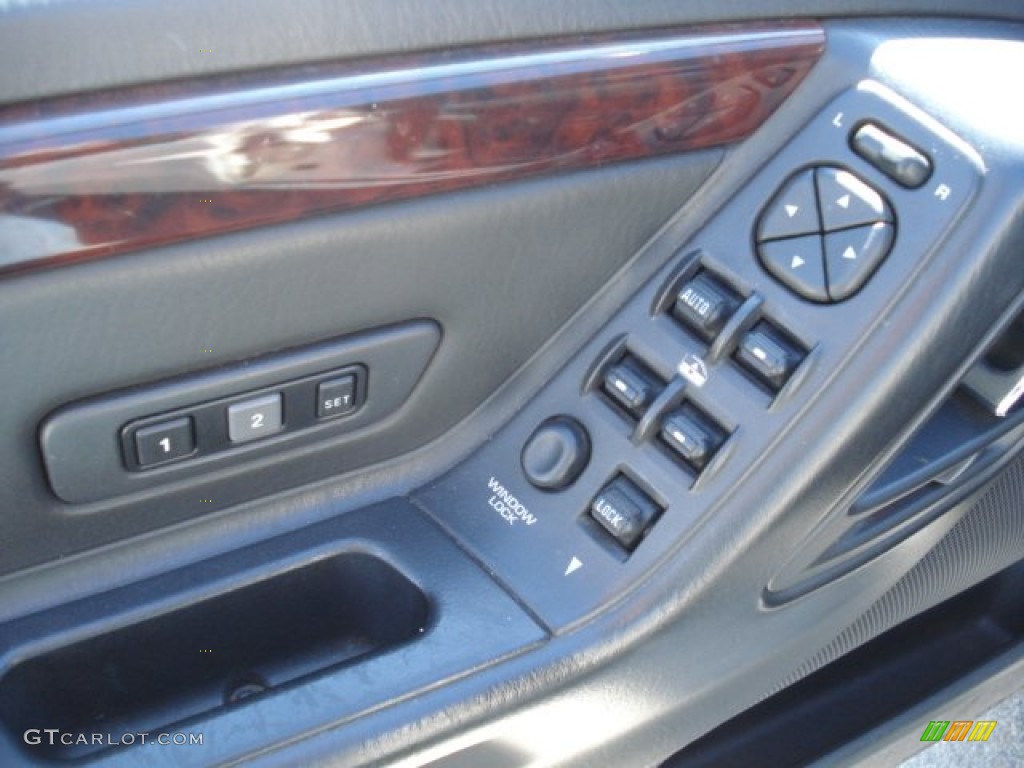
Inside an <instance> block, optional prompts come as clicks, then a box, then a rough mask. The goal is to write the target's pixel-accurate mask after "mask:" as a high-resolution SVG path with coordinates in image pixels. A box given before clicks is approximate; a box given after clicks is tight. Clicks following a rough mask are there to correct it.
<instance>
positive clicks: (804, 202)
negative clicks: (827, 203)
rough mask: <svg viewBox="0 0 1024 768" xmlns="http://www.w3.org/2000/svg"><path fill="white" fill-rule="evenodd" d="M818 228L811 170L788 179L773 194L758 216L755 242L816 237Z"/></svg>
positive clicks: (819, 227)
mask: <svg viewBox="0 0 1024 768" xmlns="http://www.w3.org/2000/svg"><path fill="white" fill-rule="evenodd" d="M820 229H821V225H820V223H819V221H818V198H817V193H816V191H815V185H814V170H813V169H812V170H808V171H804V172H802V173H798V174H796V175H794V176H792V177H790V179H789V180H788V181H787V182H786V183H785V184H783V185H782V188H781V189H780V190H779V191H778V192H776V193H775V197H773V198H772V201H771V202H770V203H768V205H767V207H766V208H765V209H764V213H763V214H761V219H760V221H759V222H758V225H757V241H758V242H765V241H766V240H780V239H782V238H787V237H799V236H800V235H810V234H816V233H817V232H818V230H820Z"/></svg>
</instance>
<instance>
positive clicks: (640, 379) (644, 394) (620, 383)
mask: <svg viewBox="0 0 1024 768" xmlns="http://www.w3.org/2000/svg"><path fill="white" fill-rule="evenodd" d="M601 388H602V389H603V390H604V392H605V394H606V395H608V397H610V398H611V399H612V400H613V401H614V402H615V403H617V404H618V405H619V406H620V407H622V408H623V409H625V410H626V411H627V412H628V413H629V414H630V415H631V416H633V417H634V418H637V419H638V418H640V417H641V416H642V415H643V414H644V411H646V410H647V407H648V406H649V405H650V404H651V403H653V402H654V399H655V398H656V397H657V396H658V393H659V392H660V391H661V389H662V386H661V382H660V381H659V380H658V377H657V376H655V375H654V374H653V373H651V371H650V370H648V369H647V367H646V366H645V365H644V364H643V363H641V362H640V361H639V360H637V359H635V358H632V357H624V358H623V359H622V360H620V361H619V362H617V363H616V364H615V365H613V366H611V367H610V368H609V369H608V370H607V371H606V372H605V374H604V378H603V379H602V381H601Z"/></svg>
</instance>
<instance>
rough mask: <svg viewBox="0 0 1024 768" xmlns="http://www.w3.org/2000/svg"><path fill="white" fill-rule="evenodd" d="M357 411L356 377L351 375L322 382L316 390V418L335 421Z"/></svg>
mask: <svg viewBox="0 0 1024 768" xmlns="http://www.w3.org/2000/svg"><path fill="white" fill-rule="evenodd" d="M355 409H356V377H355V374H352V373H349V374H346V375H344V376H339V377H338V378H336V379H330V380H329V381H322V382H320V383H319V384H318V385H317V388H316V417H317V418H318V419H333V418H334V417H336V416H344V415H345V414H346V413H351V412H352V411H354V410H355Z"/></svg>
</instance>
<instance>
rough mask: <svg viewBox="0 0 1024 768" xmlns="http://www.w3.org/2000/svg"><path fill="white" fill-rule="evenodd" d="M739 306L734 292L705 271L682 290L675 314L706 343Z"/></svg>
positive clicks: (674, 306) (673, 306) (675, 307)
mask: <svg viewBox="0 0 1024 768" xmlns="http://www.w3.org/2000/svg"><path fill="white" fill-rule="evenodd" d="M740 303H741V300H740V297H739V296H738V295H737V294H736V293H735V292H734V291H732V289H730V288H727V287H726V286H724V285H722V283H721V282H720V281H719V280H716V279H715V278H714V277H712V276H711V275H709V274H708V273H707V272H702V273H700V274H699V275H697V276H696V277H694V278H693V279H692V280H690V281H689V282H688V283H686V284H685V285H683V287H682V288H680V289H679V293H678V294H677V295H676V300H675V303H674V304H673V305H672V315H673V316H674V317H675V318H676V319H677V320H679V321H680V322H681V323H683V324H684V325H685V326H687V327H688V328H690V329H691V330H693V331H695V332H696V333H697V335H698V336H700V337H701V338H702V339H704V340H705V341H712V340H714V338H715V337H716V336H717V335H718V334H719V333H720V332H721V330H722V328H723V327H724V326H725V324H726V322H728V320H729V318H730V317H732V315H733V313H734V312H735V311H736V309H737V308H738V307H739V305H740Z"/></svg>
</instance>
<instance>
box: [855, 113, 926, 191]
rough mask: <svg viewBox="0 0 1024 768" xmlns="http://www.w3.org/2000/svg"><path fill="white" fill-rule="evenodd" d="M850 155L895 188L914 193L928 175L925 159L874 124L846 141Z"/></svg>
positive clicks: (862, 128)
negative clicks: (905, 189) (862, 161)
mask: <svg viewBox="0 0 1024 768" xmlns="http://www.w3.org/2000/svg"><path fill="white" fill-rule="evenodd" d="M850 146H851V147H852V148H853V151H854V152H856V153H857V154H858V155H860V156H861V157H863V158H864V159H865V160H867V161H868V162H869V163H871V164H872V165H873V166H875V168H877V169H878V170H880V171H881V172H882V173H884V174H885V175H886V176H888V177H889V178H890V179H892V180H893V181H895V182H896V183H897V184H902V185H903V186H904V187H907V188H908V189H917V188H918V187H920V186H921V185H922V184H924V183H925V182H926V181H928V178H929V177H930V176H931V175H932V164H931V161H930V160H929V159H928V157H927V156H926V155H925V154H924V153H923V152H919V151H917V150H916V149H914V148H913V147H912V146H910V145H909V144H908V143H907V142H905V141H903V140H902V139H898V138H896V137H895V136H894V135H892V134H891V133H889V132H888V131H886V130H885V129H884V128H882V127H881V126H879V125H876V124H875V123H865V124H864V125H862V126H861V127H860V128H858V129H857V130H856V131H855V132H854V133H853V135H852V136H851V137H850Z"/></svg>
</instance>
